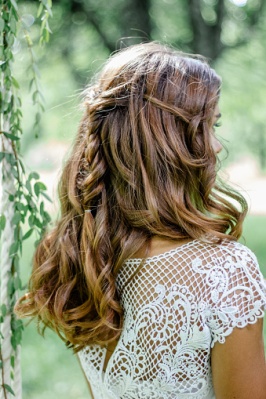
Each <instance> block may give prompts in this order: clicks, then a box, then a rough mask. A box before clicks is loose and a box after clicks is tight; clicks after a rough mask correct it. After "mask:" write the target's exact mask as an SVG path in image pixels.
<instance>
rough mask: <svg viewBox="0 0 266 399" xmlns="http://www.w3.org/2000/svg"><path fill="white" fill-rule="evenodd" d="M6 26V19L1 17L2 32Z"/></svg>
mask: <svg viewBox="0 0 266 399" xmlns="http://www.w3.org/2000/svg"><path fill="white" fill-rule="evenodd" d="M4 27H5V21H4V20H3V18H0V32H2V31H3V30H4Z"/></svg>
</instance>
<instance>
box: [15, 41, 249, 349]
mask: <svg viewBox="0 0 266 399" xmlns="http://www.w3.org/2000/svg"><path fill="white" fill-rule="evenodd" d="M220 85H221V82H220V78H219V77H218V76H217V74H216V73H215V72H214V70H213V69H211V68H210V67H209V65H208V64H207V63H206V62H205V61H204V60H202V59H199V58H193V57H192V56H188V55H185V54H182V53H178V52H176V51H174V50H173V49H171V48H168V47H165V46H162V45H159V44H156V43H148V44H141V45H136V46H132V47H129V48H127V49H125V50H123V51H120V52H119V53H117V54H115V55H114V56H112V57H111V58H110V60H109V61H108V62H107V64H106V65H105V67H104V68H103V70H102V72H101V74H100V75H99V76H98V78H97V80H96V81H94V83H93V84H92V85H91V86H90V87H88V88H87V90H86V91H85V99H84V107H85V112H84V116H83V119H82V121H81V124H80V128H79V131H78V134H77V137H76V141H75V144H74V146H73V151H72V154H71V155H70V157H69V160H68V161H67V163H66V165H65V167H64V169H63V173H62V177H61V179H60V184H59V198H60V201H61V215H60V218H59V220H58V221H57V223H56V225H55V227H54V228H53V230H52V231H51V232H48V233H47V234H46V235H45V237H44V238H43V240H42V241H41V243H40V244H39V246H38V248H37V250H36V253H35V257H34V265H33V273H32V276H31V280H30V285H29V293H28V294H26V296H24V297H23V298H22V299H21V300H20V302H19V303H18V304H17V307H16V311H17V313H18V314H19V315H21V316H37V318H38V320H39V322H42V323H43V324H44V326H48V327H51V328H53V329H54V330H56V331H57V333H58V334H59V335H60V336H61V337H62V338H63V339H64V340H65V341H66V343H67V345H69V346H71V347H73V348H74V349H75V350H76V351H78V350H80V349H81V348H82V347H84V346H85V345H87V344H89V343H98V344H101V345H103V344H106V343H107V342H110V341H112V340H115V339H117V338H118V336H119V334H120V332H121V328H122V322H123V312H122V309H121V306H120V303H119V295H118V292H117V290H116V285H115V281H116V276H117V273H118V271H119V270H120V268H121V267H122V265H123V263H124V262H125V260H126V259H127V258H129V257H132V256H133V255H134V253H135V252H137V251H138V250H140V249H142V248H148V247H149V242H150V240H151V238H152V237H153V236H160V237H165V238H168V239H175V240H178V239H203V240H208V239H209V240H211V242H214V241H215V242H219V241H220V240H222V239H225V238H227V239H237V238H239V236H240V235H241V229H242V222H243V218H244V216H245V213H246V207H247V206H246V202H245V200H244V199H243V198H242V196H241V195H240V194H237V193H235V192H234V191H233V190H231V189H229V188H227V187H226V186H225V185H223V184H221V183H218V180H217V179H216V174H217V157H216V154H215V151H214V149H213V147H212V144H211V135H212V134H213V129H212V124H213V116H214V113H215V107H216V106H217V102H218V99H219V92H220ZM232 200H233V201H232Z"/></svg>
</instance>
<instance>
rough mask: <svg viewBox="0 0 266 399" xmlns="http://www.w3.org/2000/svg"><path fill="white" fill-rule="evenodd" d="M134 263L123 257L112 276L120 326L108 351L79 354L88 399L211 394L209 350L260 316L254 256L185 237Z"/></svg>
mask: <svg viewBox="0 0 266 399" xmlns="http://www.w3.org/2000/svg"><path fill="white" fill-rule="evenodd" d="M169 245H171V244H169ZM141 263H142V260H141V259H138V258H133V259H129V260H127V261H126V262H125V264H124V266H123V267H122V269H121V270H120V272H119V274H118V278H117V288H118V292H119V293H120V295H121V304H122V307H123V310H124V325H123V330H122V333H121V336H120V339H119V341H118V343H117V345H116V348H115V350H114V352H113V354H112V355H111V356H108V351H107V350H106V349H105V348H101V347H100V346H95V345H91V346H89V347H87V348H85V349H83V351H81V352H80V360H81V364H82V366H83V369H84V371H85V374H86V376H87V378H88V380H89V382H90V384H91V387H92V391H93V394H94V397H95V399H98V398H99V399H100V398H109V397H110V398H123V399H129V398H130V399H133V398H162V399H170V398H171V399H172V398H175V399H176V398H184V399H190V398H191V399H192V398H193V399H195V398H197V399H208V398H214V391H213V383H212V373H211V348H212V347H213V346H214V344H215V343H216V342H220V343H223V342H224V341H225V339H226V337H227V336H228V335H230V334H231V333H232V331H233V329H234V328H235V327H240V328H242V327H245V326H247V325H248V324H252V323H255V322H256V321H257V319H258V318H259V317H263V309H264V307H265V306H266V299H265V298H266V289H265V285H264V282H263V278H262V276H261V274H260V272H259V269H258V265H257V262H256V259H255V257H254V255H253V254H252V253H251V252H250V251H249V250H248V249H247V248H246V247H245V246H243V245H241V244H239V243H235V242H230V241H225V242H223V243H221V244H220V245H217V244H213V245H212V244H207V243H204V242H201V241H199V240H193V241H190V242H188V243H186V244H183V245H181V246H178V247H176V248H174V249H172V250H169V251H167V252H164V253H162V254H159V255H155V256H151V257H148V258H147V259H146V261H145V263H144V264H143V265H141V267H139V266H140V264H141ZM137 269H138V270H137ZM136 271H137V273H136ZM108 358H109V359H108ZM106 359H108V362H107V360H106Z"/></svg>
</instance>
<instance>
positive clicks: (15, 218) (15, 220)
mask: <svg viewBox="0 0 266 399" xmlns="http://www.w3.org/2000/svg"><path fill="white" fill-rule="evenodd" d="M20 221H21V214H20V213H19V212H16V213H15V214H14V216H13V218H12V224H18V223H19V222H20Z"/></svg>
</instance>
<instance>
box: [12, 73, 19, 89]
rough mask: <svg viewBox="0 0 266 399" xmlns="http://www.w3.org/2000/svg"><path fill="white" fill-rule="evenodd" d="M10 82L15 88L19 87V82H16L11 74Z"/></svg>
mask: <svg viewBox="0 0 266 399" xmlns="http://www.w3.org/2000/svg"><path fill="white" fill-rule="evenodd" d="M12 84H13V86H14V87H15V88H16V89H19V88H20V86H19V83H18V81H17V80H16V79H15V78H14V76H12Z"/></svg>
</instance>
